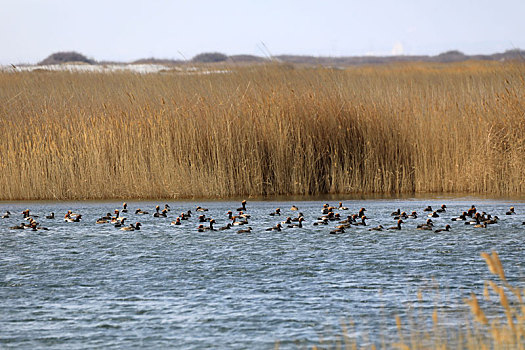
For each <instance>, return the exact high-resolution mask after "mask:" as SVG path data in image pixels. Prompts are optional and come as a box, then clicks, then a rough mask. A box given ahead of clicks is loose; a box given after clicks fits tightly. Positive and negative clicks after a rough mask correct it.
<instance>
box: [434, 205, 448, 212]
mask: <svg viewBox="0 0 525 350" xmlns="http://www.w3.org/2000/svg"><path fill="white" fill-rule="evenodd" d="M446 210H447V206H446V205H445V204H442V205H441V208H439V209H436V212H438V213H444V212H445V211H446Z"/></svg>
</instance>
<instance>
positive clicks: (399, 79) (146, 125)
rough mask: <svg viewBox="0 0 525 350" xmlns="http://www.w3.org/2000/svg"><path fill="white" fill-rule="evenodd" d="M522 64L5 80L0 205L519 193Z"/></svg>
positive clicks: (0, 110)
mask: <svg viewBox="0 0 525 350" xmlns="http://www.w3.org/2000/svg"><path fill="white" fill-rule="evenodd" d="M524 76H525V65H524V64H523V63H519V62H516V63H499V62H463V63H454V64H438V63H410V64H396V65H382V66H369V67H364V66H361V67H350V68H347V69H344V70H342V69H328V68H322V67H318V68H312V67H308V68H307V67H299V66H292V65H290V64H286V65H283V64H267V65H257V66H252V67H246V66H244V67H237V68H236V67H230V68H229V71H228V72H227V73H224V72H223V73H221V74H180V73H177V72H172V73H170V72H165V73H160V74H142V75H140V74H133V73H129V72H128V73H72V72H17V73H13V72H0V135H2V137H1V138H0V153H1V157H0V198H1V199H4V200H14V199H109V198H137V199H139V198H161V197H162V198H189V197H212V198H213V197H219V198H227V197H240V196H242V197H246V196H268V195H269V196H271V195H318V194H326V193H333V194H336V193H337V194H350V193H388V194H392V193H393V194H400V193H443V192H467V193H475V194H477V193H484V194H485V193H490V194H503V195H522V194H523V193H525V175H524V174H525V157H524V154H525V112H524V111H525V80H524Z"/></svg>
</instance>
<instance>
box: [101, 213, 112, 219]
mask: <svg viewBox="0 0 525 350" xmlns="http://www.w3.org/2000/svg"><path fill="white" fill-rule="evenodd" d="M100 218H101V219H106V220H111V213H106V216H102V217H100Z"/></svg>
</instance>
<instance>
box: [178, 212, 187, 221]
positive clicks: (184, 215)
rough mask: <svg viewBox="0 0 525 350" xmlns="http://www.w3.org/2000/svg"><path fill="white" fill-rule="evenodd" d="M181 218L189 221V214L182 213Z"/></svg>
mask: <svg viewBox="0 0 525 350" xmlns="http://www.w3.org/2000/svg"><path fill="white" fill-rule="evenodd" d="M179 218H180V219H181V220H189V216H188V213H186V214H184V213H180V215H179Z"/></svg>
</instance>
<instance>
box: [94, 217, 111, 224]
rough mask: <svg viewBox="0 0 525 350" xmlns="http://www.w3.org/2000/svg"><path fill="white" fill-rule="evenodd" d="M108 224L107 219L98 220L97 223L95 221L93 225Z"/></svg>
mask: <svg viewBox="0 0 525 350" xmlns="http://www.w3.org/2000/svg"><path fill="white" fill-rule="evenodd" d="M108 222H109V221H108V219H104V218H98V219H97V221H95V224H107V223H108Z"/></svg>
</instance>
